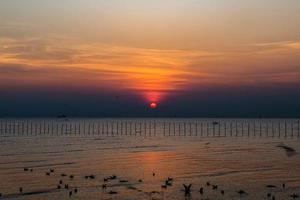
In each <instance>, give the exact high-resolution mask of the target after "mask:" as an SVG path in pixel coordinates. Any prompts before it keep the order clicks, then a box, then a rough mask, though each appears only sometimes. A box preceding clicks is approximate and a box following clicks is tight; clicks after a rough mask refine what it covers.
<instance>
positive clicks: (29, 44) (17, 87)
mask: <svg viewBox="0 0 300 200" xmlns="http://www.w3.org/2000/svg"><path fill="white" fill-rule="evenodd" d="M0 92H1V94H0V116H55V115H57V114H60V113H69V114H70V115H74V116H151V117H153V116H185V117H189V116H191V117H194V116H202V117H211V116H216V117H223V116H228V117H235V116H245V117H253V116H259V115H263V116H268V117H296V116H300V108H299V107H300V103H299V102H300V1H297V0H251V1H250V0H246V1H238V0H22V1H20V0H1V1H0ZM150 102H157V103H158V108H157V110H155V111H150V110H149V109H147V105H148V104H149V103H150Z"/></svg>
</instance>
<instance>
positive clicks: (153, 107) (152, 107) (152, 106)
mask: <svg viewBox="0 0 300 200" xmlns="http://www.w3.org/2000/svg"><path fill="white" fill-rule="evenodd" d="M149 106H150V108H151V109H155V108H157V103H155V102H151V103H150V105H149Z"/></svg>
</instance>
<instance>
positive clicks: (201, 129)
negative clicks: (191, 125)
mask: <svg viewBox="0 0 300 200" xmlns="http://www.w3.org/2000/svg"><path fill="white" fill-rule="evenodd" d="M200 126H201V128H200V131H201V133H200V134H201V136H203V122H202V121H201V124H200Z"/></svg>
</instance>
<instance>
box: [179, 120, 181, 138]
mask: <svg viewBox="0 0 300 200" xmlns="http://www.w3.org/2000/svg"><path fill="white" fill-rule="evenodd" d="M180 135H181V122H179V136H180Z"/></svg>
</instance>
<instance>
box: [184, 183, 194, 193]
mask: <svg viewBox="0 0 300 200" xmlns="http://www.w3.org/2000/svg"><path fill="white" fill-rule="evenodd" d="M183 187H184V193H185V195H190V194H191V189H192V184H189V185H185V184H183Z"/></svg>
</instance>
